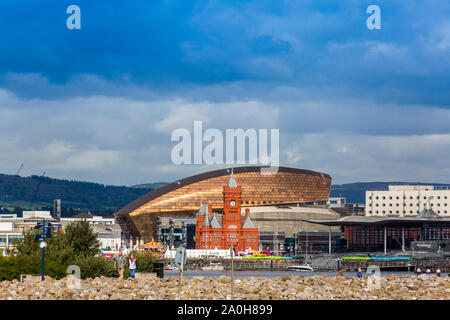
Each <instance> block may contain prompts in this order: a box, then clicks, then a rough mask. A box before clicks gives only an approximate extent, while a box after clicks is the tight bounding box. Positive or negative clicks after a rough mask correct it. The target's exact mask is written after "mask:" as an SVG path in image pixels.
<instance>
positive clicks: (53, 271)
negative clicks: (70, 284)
mask: <svg viewBox="0 0 450 320" xmlns="http://www.w3.org/2000/svg"><path fill="white" fill-rule="evenodd" d="M66 270H67V267H66V266H64V265H61V264H59V263H56V262H55V261H51V260H47V259H45V264H44V274H45V275H47V276H50V277H52V278H54V279H61V278H64V277H65V276H66V275H67V274H66ZM41 272H42V259H40V258H37V257H25V256H20V255H19V256H16V257H15V256H12V257H0V281H3V280H10V281H11V280H14V279H17V280H19V279H20V275H21V274H35V275H38V274H41Z"/></svg>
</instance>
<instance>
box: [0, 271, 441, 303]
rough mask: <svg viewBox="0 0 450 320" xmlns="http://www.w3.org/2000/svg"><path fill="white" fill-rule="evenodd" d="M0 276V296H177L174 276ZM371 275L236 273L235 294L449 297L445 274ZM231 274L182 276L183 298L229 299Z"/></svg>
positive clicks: (301, 297)
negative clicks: (1, 278)
mask: <svg viewBox="0 0 450 320" xmlns="http://www.w3.org/2000/svg"><path fill="white" fill-rule="evenodd" d="M73 280H74V278H73V277H71V276H69V277H67V278H65V279H61V280H53V279H50V278H48V279H46V280H45V281H43V282H40V281H38V282H33V281H28V282H19V281H17V280H14V281H3V282H0V300H19V299H77V300H78V299H82V300H86V299H89V300H105V299H120V300H128V299H145V300H168V299H176V297H177V293H178V279H177V278H175V277H169V278H164V279H158V278H141V279H135V280H131V279H129V280H118V279H113V278H104V277H101V278H95V279H86V280H80V282H79V283H77V282H76V281H73ZM373 280H374V279H367V278H365V279H358V278H356V277H355V278H350V277H328V276H306V277H304V276H280V277H278V278H273V279H268V278H262V277H249V278H244V279H242V278H241V279H235V282H234V288H235V299H242V300H245V299H257V300H259V299H264V300H268V299H276V300H285V299H290V300H292V299H298V300H306V299H313V300H316V299H345V300H353V299H368V300H374V299H376V300H379V299H394V300H398V299H450V277H437V276H428V275H421V276H396V275H391V276H387V277H382V278H381V282H380V283H379V286H378V287H377V283H376V281H373ZM230 281H231V278H230V277H226V276H221V277H220V278H215V279H214V278H204V277H193V278H191V279H183V290H182V299H200V300H205V299H206V300H209V299H230V298H231V294H230V283H231V282H230Z"/></svg>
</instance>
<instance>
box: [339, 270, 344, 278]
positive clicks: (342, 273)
mask: <svg viewBox="0 0 450 320" xmlns="http://www.w3.org/2000/svg"><path fill="white" fill-rule="evenodd" d="M338 276H340V277H343V276H344V268H340V269H339V271H338Z"/></svg>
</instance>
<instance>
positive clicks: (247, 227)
mask: <svg viewBox="0 0 450 320" xmlns="http://www.w3.org/2000/svg"><path fill="white" fill-rule="evenodd" d="M241 195H242V190H241V186H238V185H237V183H236V179H235V178H234V174H233V169H231V176H230V179H229V180H228V184H227V185H225V186H223V215H221V216H216V214H213V213H212V209H211V206H208V205H206V207H205V205H201V206H200V211H199V213H198V214H197V226H196V239H197V240H196V248H197V249H213V248H217V249H229V248H230V246H231V245H233V248H234V249H235V252H236V253H237V252H239V251H245V250H248V249H251V250H258V240H259V239H258V229H257V228H255V226H254V225H253V222H252V221H251V220H250V216H249V215H250V211H249V209H248V208H247V209H246V210H245V214H244V215H243V214H242V212H241Z"/></svg>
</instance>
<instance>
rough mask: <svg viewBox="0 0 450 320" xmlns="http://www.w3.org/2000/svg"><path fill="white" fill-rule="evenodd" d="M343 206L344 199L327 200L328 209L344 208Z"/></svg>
mask: <svg viewBox="0 0 450 320" xmlns="http://www.w3.org/2000/svg"><path fill="white" fill-rule="evenodd" d="M345 204H346V199H345V198H343V197H330V198H329V199H328V206H329V207H330V208H340V207H344V206H345Z"/></svg>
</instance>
